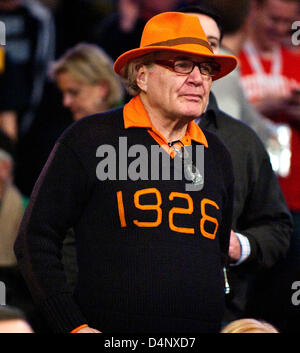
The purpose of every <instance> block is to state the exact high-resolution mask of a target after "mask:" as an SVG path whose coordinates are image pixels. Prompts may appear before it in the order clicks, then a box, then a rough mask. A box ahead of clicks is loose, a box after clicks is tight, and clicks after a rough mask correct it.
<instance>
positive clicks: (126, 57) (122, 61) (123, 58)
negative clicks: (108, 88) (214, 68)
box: [114, 45, 238, 81]
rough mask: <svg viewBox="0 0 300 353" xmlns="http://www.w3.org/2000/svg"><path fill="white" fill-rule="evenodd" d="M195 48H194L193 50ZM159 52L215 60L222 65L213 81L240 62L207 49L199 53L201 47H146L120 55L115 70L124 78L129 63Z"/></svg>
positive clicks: (233, 57)
mask: <svg viewBox="0 0 300 353" xmlns="http://www.w3.org/2000/svg"><path fill="white" fill-rule="evenodd" d="M193 47H194V48H193ZM157 51H172V52H175V53H183V54H188V55H196V56H198V57H199V58H207V59H210V60H213V61H214V62H216V63H218V64H219V65H220V71H219V72H218V74H216V75H215V76H213V81H215V80H218V79H220V78H222V77H224V76H226V75H228V74H229V73H230V72H231V71H233V70H234V69H235V68H236V66H237V64H238V60H237V58H236V57H235V56H231V55H217V54H213V53H212V52H210V51H209V50H208V49H207V50H206V48H205V49H204V50H203V52H202V53H199V46H193V45H188V46H187V48H184V45H181V46H180V48H179V47H178V48H176V47H172V48H170V47H163V46H151V47H144V48H137V49H132V50H129V51H127V52H125V53H124V54H122V55H120V56H119V57H118V58H117V60H116V61H115V64H114V70H115V72H116V73H117V74H118V75H121V76H122V68H123V67H124V66H125V65H126V64H127V63H128V62H129V61H132V60H134V59H137V58H139V57H141V56H143V55H146V54H149V53H152V52H157Z"/></svg>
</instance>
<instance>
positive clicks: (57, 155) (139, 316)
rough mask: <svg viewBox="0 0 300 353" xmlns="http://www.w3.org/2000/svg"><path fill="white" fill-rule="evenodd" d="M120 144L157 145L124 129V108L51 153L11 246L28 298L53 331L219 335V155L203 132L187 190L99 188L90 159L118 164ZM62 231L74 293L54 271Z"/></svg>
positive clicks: (226, 207)
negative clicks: (70, 246)
mask: <svg viewBox="0 0 300 353" xmlns="http://www.w3.org/2000/svg"><path fill="white" fill-rule="evenodd" d="M119 136H122V137H127V143H128V148H129V147H130V146H132V145H135V144H140V145H144V146H145V147H146V149H147V150H148V151H150V148H151V145H157V143H156V142H155V140H154V139H153V138H152V137H151V135H150V134H149V133H148V132H147V130H146V129H141V128H129V129H124V122H123V118H122V109H116V110H114V111H110V112H108V113H104V114H101V115H99V114H98V115H95V116H91V117H87V118H84V119H81V120H80V121H78V122H76V123H75V124H73V125H72V126H71V127H70V128H69V129H68V130H67V131H66V132H65V133H64V134H63V136H62V137H61V138H60V139H59V140H58V142H57V144H56V145H55V147H54V149H53V151H52V153H51V155H50V157H49V160H48V162H47V163H46V165H45V168H44V169H43V171H42V173H41V175H40V177H39V179H38V181H37V183H36V186H35V188H34V191H33V194H32V197H31V201H30V204H29V207H28V208H27V211H26V213H25V216H24V219H23V222H22V224H21V227H20V232H19V236H18V238H17V241H16V244H15V251H16V255H17V258H18V260H19V264H20V267H21V270H22V272H23V274H24V276H25V278H26V280H27V283H28V286H29V288H30V290H31V292H32V295H33V297H34V299H35V300H36V302H37V304H38V306H39V307H40V309H41V310H42V311H43V312H44V314H45V316H46V317H47V319H48V320H49V322H50V324H51V325H52V328H53V330H54V331H55V332H68V331H70V330H72V329H74V328H75V327H77V326H79V325H81V324H84V323H87V324H89V326H91V327H94V328H97V329H99V330H101V331H103V332H115V331H119V332H192V331H197V332H217V331H218V330H219V329H220V323H221V319H222V315H223V310H224V283H223V271H222V267H223V263H222V254H223V255H226V254H227V252H228V244H229V235H230V229H231V217H232V202H233V201H232V200H233V192H232V190H233V173H232V165H231V159H230V157H229V153H228V151H227V150H226V148H225V147H224V145H223V144H222V143H221V142H220V141H219V140H218V138H217V137H216V136H214V135H213V134H211V133H208V132H207V133H206V132H205V136H206V139H207V141H208V148H204V150H205V151H204V158H205V163H204V168H205V171H204V187H203V189H202V190H201V191H197V192H196V191H190V192H187V191H186V189H185V182H184V181H182V180H136V181H134V180H126V181H125V180H118V178H117V179H116V180H105V181H100V180H99V179H98V178H97V175H96V170H97V166H99V161H101V158H100V157H96V150H97V148H98V147H99V146H100V145H104V144H107V145H112V146H114V147H115V148H116V151H117V154H116V155H117V156H118V155H119V151H118V145H119ZM193 144H195V142H193ZM102 161H103V158H102ZM117 161H118V159H117ZM130 162H132V160H131V159H130V158H128V164H129V163H130ZM173 162H174V161H173ZM173 162H172V160H171V168H172V166H173V165H174V163H173ZM117 164H118V163H117ZM149 167H150V164H149ZM145 205H146V206H145ZM147 205H148V207H147ZM149 205H150V206H149ZM184 209H185V210H184ZM174 226H176V227H178V228H174ZM70 227H73V228H74V231H75V236H76V245H77V257H78V268H79V274H78V283H77V286H76V289H75V293H74V295H72V294H71V291H70V289H69V287H68V285H67V283H66V279H65V276H64V272H63V267H62V264H61V246H62V242H63V238H64V236H65V234H66V230H67V229H69V228H70ZM184 229H187V231H185V230H184ZM191 229H192V230H193V231H194V233H193V234H192V233H191ZM215 231H216V234H215V235H213V234H214V232H215Z"/></svg>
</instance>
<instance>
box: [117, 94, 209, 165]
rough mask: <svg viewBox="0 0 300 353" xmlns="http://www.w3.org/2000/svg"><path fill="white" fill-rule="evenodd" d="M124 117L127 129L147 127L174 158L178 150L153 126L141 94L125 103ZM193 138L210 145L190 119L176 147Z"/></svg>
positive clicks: (189, 141)
mask: <svg viewBox="0 0 300 353" xmlns="http://www.w3.org/2000/svg"><path fill="white" fill-rule="evenodd" d="M123 118H124V127H125V129H128V128H130V127H140V128H145V129H147V131H148V132H149V134H150V135H151V136H152V137H153V138H154V140H155V141H156V142H157V143H158V144H159V145H160V146H161V147H162V148H164V149H165V151H166V152H167V153H169V154H170V156H171V157H172V158H174V157H175V154H176V152H175V151H174V148H173V147H170V146H169V145H168V141H166V139H165V138H164V137H163V136H162V135H161V133H160V132H159V131H157V130H156V129H155V128H154V127H153V126H152V123H151V120H150V118H149V116H148V113H147V111H146V109H145V107H144V105H143V103H142V101H141V99H140V97H139V96H136V97H134V98H132V99H131V100H130V101H129V103H127V104H126V105H125V107H124V112H123ZM192 140H194V141H196V142H198V143H200V144H202V145H204V146H205V147H208V144H207V140H206V137H205V135H204V133H203V131H202V130H201V129H200V127H199V126H198V125H197V124H196V123H195V122H194V121H190V122H189V123H188V126H187V129H186V134H185V136H184V137H183V138H182V139H180V142H181V143H180V144H179V143H178V145H176V147H179V148H181V147H182V146H189V145H191V142H192Z"/></svg>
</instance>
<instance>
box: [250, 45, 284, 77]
mask: <svg viewBox="0 0 300 353" xmlns="http://www.w3.org/2000/svg"><path fill="white" fill-rule="evenodd" d="M244 49H245V52H246V54H247V56H248V59H249V64H250V66H251V68H252V70H253V71H254V72H255V73H257V74H259V75H268V76H273V77H274V76H277V77H278V76H280V75H281V71H282V57H281V51H280V48H279V47H277V48H275V49H274V50H273V53H272V66H271V73H270V74H267V73H266V72H265V70H264V67H263V65H262V63H261V61H260V60H259V55H258V52H257V50H256V49H255V47H254V45H253V44H252V43H251V42H250V41H247V43H246V44H245V47H244Z"/></svg>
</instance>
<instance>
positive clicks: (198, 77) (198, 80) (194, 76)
mask: <svg viewBox="0 0 300 353" xmlns="http://www.w3.org/2000/svg"><path fill="white" fill-rule="evenodd" d="M188 80H189V82H191V83H194V84H202V82H203V74H201V71H200V68H199V66H198V65H195V67H194V69H193V71H192V72H191V73H190V74H189V77H188Z"/></svg>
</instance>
